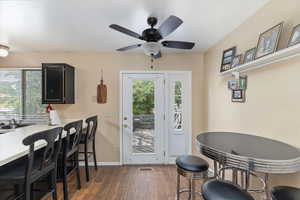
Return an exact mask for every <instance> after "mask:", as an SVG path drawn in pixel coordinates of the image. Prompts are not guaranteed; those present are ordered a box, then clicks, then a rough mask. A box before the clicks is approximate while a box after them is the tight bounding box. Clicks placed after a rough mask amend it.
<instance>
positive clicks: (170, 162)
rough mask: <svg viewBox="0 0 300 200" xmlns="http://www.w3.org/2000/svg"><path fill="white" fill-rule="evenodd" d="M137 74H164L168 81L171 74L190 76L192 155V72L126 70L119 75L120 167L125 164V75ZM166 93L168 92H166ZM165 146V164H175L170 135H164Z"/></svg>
mask: <svg viewBox="0 0 300 200" xmlns="http://www.w3.org/2000/svg"><path fill="white" fill-rule="evenodd" d="M136 73H140V74H164V76H165V78H166V79H167V78H168V74H169V73H173V74H174V73H186V74H188V77H189V81H188V90H187V95H188V97H190V98H188V99H189V102H188V104H189V106H188V113H189V114H188V115H189V116H188V117H189V120H188V121H189V123H188V125H187V128H188V131H187V132H188V139H189V141H188V143H189V152H188V153H189V154H191V153H192V137H193V134H192V71H172V70H168V71H165V70H163V71H142V70H141V71H139V70H138V71H137V70H132V71H131V70H125V71H120V74H119V76H120V77H119V81H120V87H119V99H120V101H119V113H120V114H119V127H120V128H119V133H120V141H119V142H120V155H119V156H120V165H123V164H124V160H123V156H124V155H123V146H124V144H123V128H122V124H123V103H122V102H123V80H122V79H123V74H136ZM165 90H168V87H165ZM165 92H166V91H165ZM168 100H169V99H168V98H165V105H167V104H166V103H167V102H168ZM167 112H168V109H166V116H168V115H167V114H168V113H167ZM164 130H165V131H166V132H167V131H168V126H164ZM163 140H164V144H165V149H164V151H165V153H166V155H165V158H164V163H165V164H174V161H175V160H173V159H169V155H168V148H167V147H168V146H167V145H168V144H167V141H168V134H164V138H163Z"/></svg>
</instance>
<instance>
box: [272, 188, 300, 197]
mask: <svg viewBox="0 0 300 200" xmlns="http://www.w3.org/2000/svg"><path fill="white" fill-rule="evenodd" d="M271 194H272V199H273V200H299V199H300V189H299V188H295V187H289V186H277V187H274V188H273V189H272V190H271Z"/></svg>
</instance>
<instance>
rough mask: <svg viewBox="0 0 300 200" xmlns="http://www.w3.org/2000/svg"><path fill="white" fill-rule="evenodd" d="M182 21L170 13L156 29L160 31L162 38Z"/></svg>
mask: <svg viewBox="0 0 300 200" xmlns="http://www.w3.org/2000/svg"><path fill="white" fill-rule="evenodd" d="M182 23H183V21H182V20H181V19H180V18H179V17H176V16H174V15H171V16H170V17H169V18H168V19H166V20H165V21H164V22H163V23H162V24H161V25H160V27H159V28H158V31H159V32H160V35H161V36H162V37H163V38H164V37H166V36H168V35H169V34H170V33H172V32H173V31H175V30H176V29H177V28H178V27H179V26H180V25H181V24H182Z"/></svg>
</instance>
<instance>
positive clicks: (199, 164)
mask: <svg viewBox="0 0 300 200" xmlns="http://www.w3.org/2000/svg"><path fill="white" fill-rule="evenodd" d="M176 165H177V166H178V167H180V168H181V169H184V170H186V171H191V172H204V171H207V170H208V166H209V165H208V163H207V162H206V161H205V160H203V159H202V158H199V157H197V156H192V155H184V156H179V157H178V158H177V159H176Z"/></svg>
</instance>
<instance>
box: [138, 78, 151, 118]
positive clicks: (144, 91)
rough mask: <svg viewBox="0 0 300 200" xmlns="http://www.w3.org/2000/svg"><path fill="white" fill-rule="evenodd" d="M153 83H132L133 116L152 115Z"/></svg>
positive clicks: (142, 81)
mask: <svg viewBox="0 0 300 200" xmlns="http://www.w3.org/2000/svg"><path fill="white" fill-rule="evenodd" d="M153 109H154V82H153V81H145V80H135V81H133V114H134V115H140V114H153Z"/></svg>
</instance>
